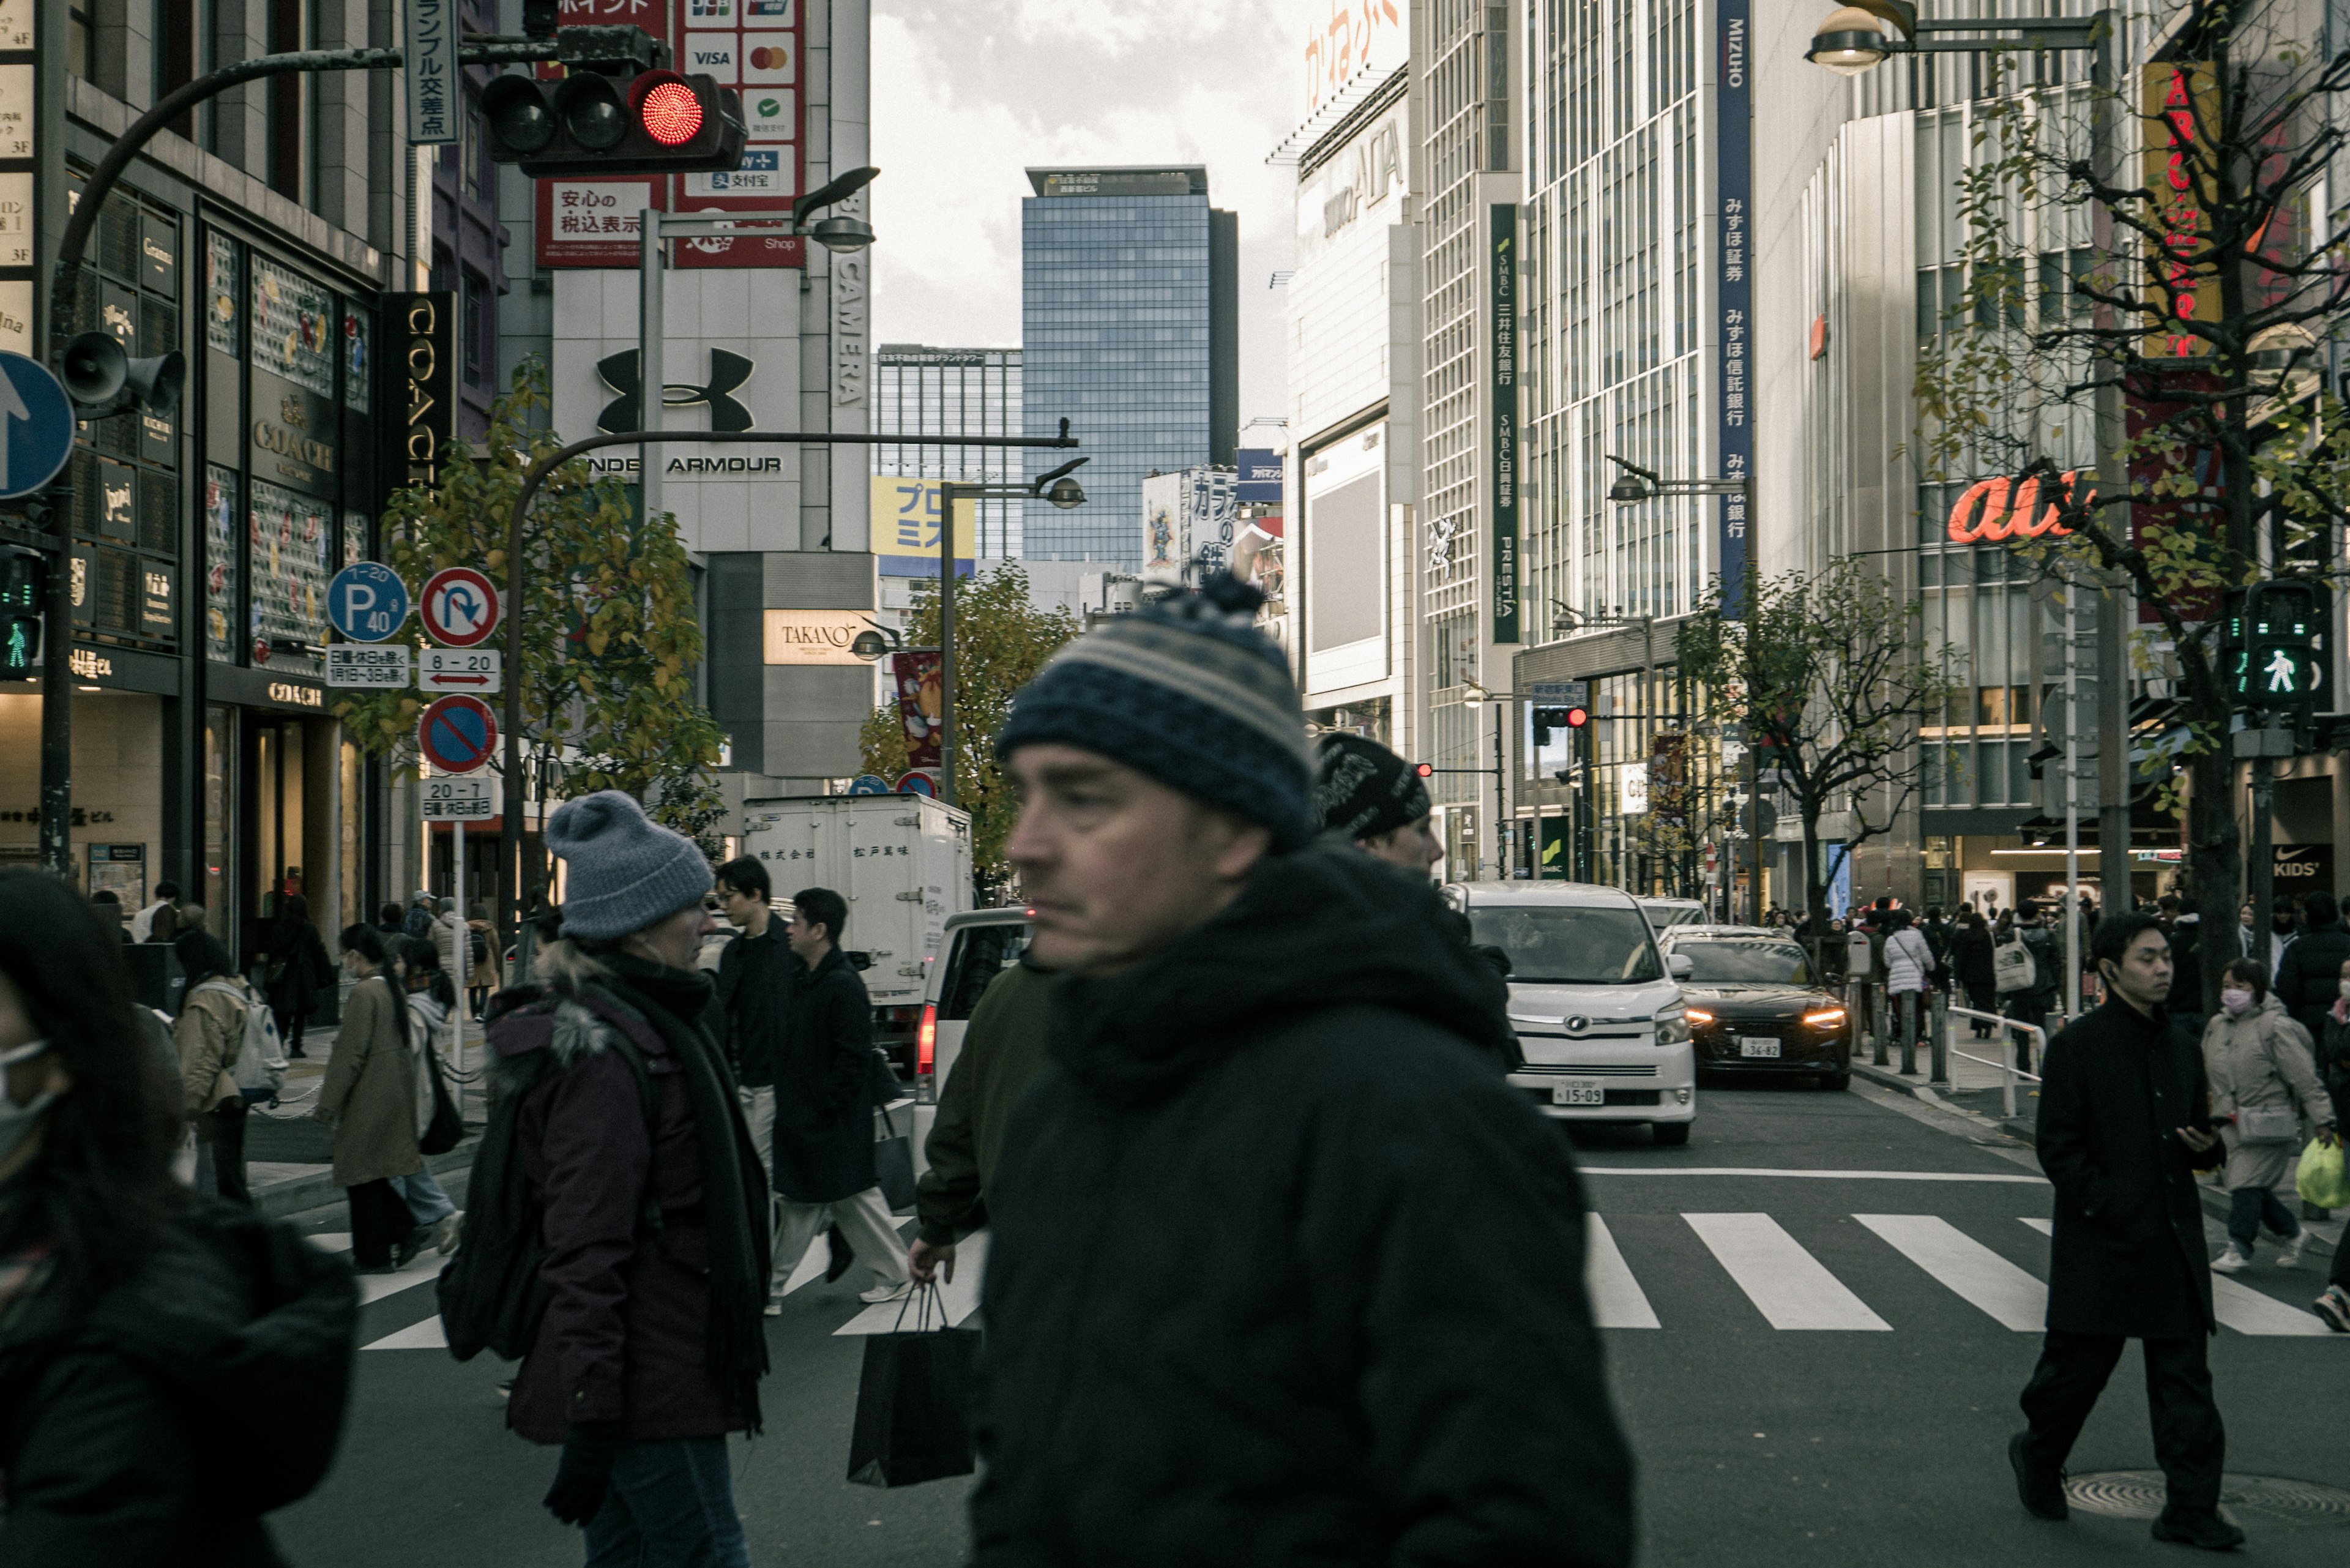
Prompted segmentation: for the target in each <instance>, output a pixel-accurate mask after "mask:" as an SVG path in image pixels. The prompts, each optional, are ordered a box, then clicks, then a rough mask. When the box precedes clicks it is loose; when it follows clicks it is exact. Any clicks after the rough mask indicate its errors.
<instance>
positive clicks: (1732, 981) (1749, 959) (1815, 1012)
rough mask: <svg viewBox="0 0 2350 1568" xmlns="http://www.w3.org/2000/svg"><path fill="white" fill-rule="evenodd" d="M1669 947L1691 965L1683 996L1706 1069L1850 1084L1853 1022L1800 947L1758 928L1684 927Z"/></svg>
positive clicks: (1703, 1069) (1700, 1064) (1701, 1067)
mask: <svg viewBox="0 0 2350 1568" xmlns="http://www.w3.org/2000/svg"><path fill="white" fill-rule="evenodd" d="M1667 944H1668V947H1667V950H1668V951H1669V953H1671V954H1672V955H1673V956H1675V957H1679V958H1686V959H1688V960H1689V961H1690V972H1689V974H1688V976H1687V977H1686V978H1684V979H1683V980H1682V981H1681V998H1682V1001H1683V1002H1684V1003H1685V1005H1686V1007H1687V1010H1688V1013H1689V1027H1690V1041H1691V1043H1692V1044H1694V1045H1695V1047H1696V1052H1697V1066H1698V1070H1699V1071H1700V1072H1708V1071H1712V1072H1731V1071H1735V1072H1756V1073H1804V1074H1811V1075H1816V1076H1818V1077H1819V1078H1820V1080H1821V1081H1822V1082H1823V1083H1824V1084H1825V1085H1827V1086H1828V1087H1829V1088H1831V1089H1842V1088H1846V1087H1849V1086H1850V1085H1851V1083H1852V1021H1851V1019H1850V1017H1849V1016H1848V1015H1847V1014H1846V1010H1845V1004H1844V999H1843V998H1842V997H1840V996H1838V995H1837V994H1836V993H1835V992H1833V991H1830V990H1828V989H1827V988H1826V987H1825V986H1824V985H1822V984H1821V983H1820V982H1819V981H1818V979H1817V977H1816V976H1814V973H1813V972H1812V961H1811V959H1810V957H1809V956H1808V955H1806V954H1805V953H1804V950H1803V949H1802V948H1800V947H1798V946H1797V945H1795V944H1794V942H1791V941H1788V940H1785V939H1784V938H1783V937H1777V936H1773V935H1771V934H1770V933H1768V932H1764V931H1762V930H1759V929H1757V930H1754V931H1752V933H1751V934H1750V933H1748V932H1744V931H1741V932H1738V933H1736V934H1732V933H1731V932H1729V931H1724V930H1690V929H1686V928H1685V929H1681V930H1678V931H1674V932H1672V933H1670V934H1669V936H1668V938H1667ZM1675 967H1676V968H1678V967H1679V966H1678V965H1676V966H1675Z"/></svg>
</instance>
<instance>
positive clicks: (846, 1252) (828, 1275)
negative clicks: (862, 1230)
mask: <svg viewBox="0 0 2350 1568" xmlns="http://www.w3.org/2000/svg"><path fill="white" fill-rule="evenodd" d="M824 1241H825V1245H826V1247H827V1248H828V1249H830V1251H829V1255H828V1258H827V1262H826V1263H825V1266H824V1282H825V1283H826V1284H830V1283H832V1282H833V1281H835V1280H837V1279H838V1278H840V1276H841V1275H843V1274H845V1273H847V1272H848V1265H849V1264H851V1263H853V1262H857V1251H856V1249H854V1248H852V1247H851V1246H849V1244H848V1238H847V1237H846V1236H844V1235H842V1234H841V1233H840V1227H839V1226H837V1225H835V1226H833V1227H832V1228H831V1229H830V1230H828V1231H826V1232H825V1233H824Z"/></svg>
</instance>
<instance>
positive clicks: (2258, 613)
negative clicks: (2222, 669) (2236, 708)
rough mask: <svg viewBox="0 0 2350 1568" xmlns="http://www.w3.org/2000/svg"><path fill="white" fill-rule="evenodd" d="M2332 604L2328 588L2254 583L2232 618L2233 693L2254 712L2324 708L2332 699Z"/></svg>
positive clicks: (2292, 581)
mask: <svg viewBox="0 0 2350 1568" xmlns="http://www.w3.org/2000/svg"><path fill="white" fill-rule="evenodd" d="M2330 610H2331V606H2330V604H2329V603H2328V597H2327V595H2326V592H2325V589H2324V586H2323V585H2321V584H2318V583H2314V582H2311V581H2308V580H2306V579H2303V578H2297V577H2284V578H2275V579H2272V580H2271V581H2268V582H2265V583H2254V584H2253V585H2252V586H2251V587H2249V588H2247V589H2245V590H2244V597H2243V603H2242V605H2241V607H2239V608H2238V609H2236V610H2235V611H2234V612H2233V613H2232V614H2230V616H2229V618H2228V627H2227V631H2228V639H2227V641H2228V653H2227V664H2226V669H2227V672H2228V691H2229V694H2230V696H2231V697H2232V698H2233V699H2234V700H2235V701H2238V702H2241V703H2242V704H2243V705H2244V706H2246V707H2248V708H2264V709H2299V710H2303V711H2310V710H2314V709H2315V708H2318V707H2321V706H2323V705H2324V702H2325V701H2326V700H2327V699H2328V698H2329V697H2330V696H2331V695H2332V691H2331V688H2332V686H2333V672H2332V663H2333V661H2332V659H2331V658H2330V657H2329V655H2328V653H2327V650H2326V647H2325V632H2326V626H2327V623H2328V621H2329V620H2331V618H2332V617H2331V614H2330V613H2329V612H2330Z"/></svg>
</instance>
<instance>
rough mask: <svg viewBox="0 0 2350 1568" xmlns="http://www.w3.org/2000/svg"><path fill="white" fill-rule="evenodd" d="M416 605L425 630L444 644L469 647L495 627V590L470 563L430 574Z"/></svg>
mask: <svg viewBox="0 0 2350 1568" xmlns="http://www.w3.org/2000/svg"><path fill="white" fill-rule="evenodd" d="M416 607H417V612H418V613H419V614H420V615H421V616H422V617H423V618H424V629H425V630H426V631H428V632H430V633H432V640H433V641H435V642H437V643H441V644H442V645H443V646H445V647H449V648H471V647H473V645H474V644H476V643H479V642H484V641H486V640H487V639H488V638H489V635H490V633H492V632H494V631H495V630H497V629H498V590H497V589H495V588H494V587H490V579H489V578H487V577H485V576H482V574H481V573H479V572H477V571H475V570H473V567H471V566H446V567H443V568H442V570H440V571H437V572H435V573H433V574H432V579H431V580H430V581H429V582H427V583H426V584H425V585H424V592H423V594H422V595H421V597H419V598H418V600H417V606H416Z"/></svg>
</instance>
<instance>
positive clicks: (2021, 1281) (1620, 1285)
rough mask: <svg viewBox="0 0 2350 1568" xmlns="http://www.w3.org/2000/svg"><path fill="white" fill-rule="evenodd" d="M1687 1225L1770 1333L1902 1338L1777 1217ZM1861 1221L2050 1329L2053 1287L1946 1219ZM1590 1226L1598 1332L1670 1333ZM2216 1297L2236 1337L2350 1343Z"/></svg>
mask: <svg viewBox="0 0 2350 1568" xmlns="http://www.w3.org/2000/svg"><path fill="white" fill-rule="evenodd" d="M1851 1218H1852V1219H1853V1220H1855V1221H1856V1223H1858V1224H1859V1225H1860V1226H1862V1227H1863V1228H1864V1229H1865V1230H1866V1231H1870V1232H1871V1233H1873V1234H1874V1235H1875V1236H1877V1238H1878V1239H1879V1240H1881V1241H1883V1242H1884V1243H1885V1245H1886V1246H1887V1249H1888V1250H1889V1251H1888V1254H1887V1262H1891V1260H1892V1259H1895V1258H1898V1259H1902V1260H1906V1261H1907V1262H1908V1264H1910V1265H1912V1266H1914V1267H1915V1268H1916V1269H1917V1270H1918V1271H1920V1272H1923V1273H1924V1274H1925V1275H1926V1276H1927V1277H1928V1278H1929V1279H1931V1280H1932V1281H1934V1282H1936V1283H1938V1284H1939V1285H1941V1286H1942V1287H1943V1288H1944V1289H1946V1290H1948V1291H1949V1292H1950V1293H1951V1294H1952V1295H1954V1296H1956V1297H1957V1298H1958V1299H1959V1300H1960V1301H1961V1302H1964V1303H1967V1305H1968V1306H1970V1307H1972V1308H1974V1309H1975V1310H1977V1311H1979V1312H1981V1314H1984V1315H1985V1316H1987V1317H1989V1318H1990V1319H1991V1321H1993V1322H1994V1323H1997V1324H2000V1325H2002V1327H2005V1328H2009V1329H2012V1330H2014V1331H2015V1332H2016V1333H2018V1334H2038V1333H2039V1332H2041V1330H2042V1329H2043V1327H2044V1326H2045V1324H2046V1316H2047V1310H2048V1286H2047V1284H2046V1282H2044V1281H2043V1280H2042V1279H2041V1278H2040V1277H2039V1276H2038V1275H2036V1274H2033V1272H2030V1271H2029V1270H2026V1269H2024V1268H2022V1267H2020V1266H2019V1265H2017V1264H2016V1263H2014V1262H2012V1261H2010V1260H2009V1259H2008V1258H2006V1257H2003V1256H2002V1255H2001V1254H2000V1253H1999V1252H1998V1251H1994V1250H1993V1249H1992V1248H1991V1247H1990V1246H1988V1245H1986V1244H1985V1243H1984V1242H1983V1241H1981V1240H1979V1239H1978V1238H1977V1237H1975V1236H1972V1235H1970V1234H1969V1233H1968V1232H1967V1231H1963V1230H1961V1229H1960V1228H1959V1226H1957V1225H1955V1224H1953V1223H1952V1222H1951V1221H1950V1220H1947V1219H1944V1218H1942V1217H1941V1216H1939V1215H1936V1214H1859V1213H1856V1214H1854V1215H1852V1216H1851ZM1679 1220H1681V1221H1682V1222H1683V1223H1684V1224H1685V1225H1686V1226H1687V1227H1688V1228H1689V1230H1690V1231H1691V1232H1693V1233H1694V1234H1695V1235H1696V1237H1697V1240H1698V1241H1700V1242H1701V1243H1703V1245H1704V1248H1705V1250H1706V1251H1707V1252H1708V1253H1710V1254H1711V1257H1712V1259H1713V1261H1714V1262H1716V1263H1718V1264H1719V1265H1720V1266H1721V1271H1722V1272H1723V1273H1725V1274H1727V1275H1728V1276H1729V1279H1730V1282H1731V1284H1732V1285H1734V1286H1735V1287H1736V1289H1737V1291H1738V1292H1739V1293H1742V1295H1743V1296H1744V1297H1745V1299H1746V1300H1747V1301H1748V1302H1749V1303H1752V1305H1753V1308H1754V1310H1755V1311H1756V1312H1758V1313H1760V1314H1762V1315H1763V1321H1764V1322H1765V1323H1767V1324H1769V1325H1770V1326H1771V1327H1773V1328H1774V1329H1783V1330H1789V1331H1799V1332H1800V1331H1818V1330H1842V1331H1846V1332H1853V1333H1867V1334H1889V1333H1891V1332H1893V1326H1894V1325H1893V1324H1890V1323H1887V1321H1886V1320H1885V1319H1884V1318H1883V1317H1882V1316H1880V1315H1879V1314H1877V1311H1876V1310H1875V1309H1874V1308H1872V1307H1871V1306H1870V1305H1869V1303H1867V1301H1866V1300H1865V1299H1864V1298H1863V1297H1862V1295H1861V1294H1860V1293H1859V1292H1858V1291H1857V1290H1856V1289H1855V1288H1854V1287H1853V1285H1852V1284H1850V1283H1847V1282H1846V1281H1845V1280H1844V1279H1841V1278H1839V1277H1838V1276H1837V1274H1836V1273H1835V1271H1833V1270H1831V1269H1830V1268H1829V1267H1828V1266H1827V1264H1825V1262H1821V1260H1820V1259H1819V1258H1818V1257H1816V1256H1815V1255H1814V1254H1813V1252H1812V1251H1810V1250H1809V1249H1807V1248H1806V1247H1804V1244H1803V1243H1802V1242H1800V1241H1797V1240H1796V1239H1795V1238H1794V1236H1793V1235H1791V1234H1789V1233H1788V1231H1787V1230H1786V1228H1785V1227H1784V1226H1783V1225H1782V1224H1781V1223H1780V1222H1779V1220H1776V1219H1774V1218H1773V1217H1772V1216H1771V1215H1769V1214H1764V1213H1682V1214H1680V1215H1679ZM2015 1223H2018V1224H2021V1225H2024V1226H2028V1227H2029V1228H2031V1229H2032V1230H2033V1231H2037V1232H2039V1233H2040V1234H2041V1235H2043V1236H2045V1235H2047V1234H2048V1233H2049V1231H2050V1229H2051V1226H2050V1222H2049V1221H2048V1220H2042V1219H2035V1218H2030V1217H2020V1218H2019V1219H2017V1220H2015ZM1587 1229H1588V1237H1589V1244H1588V1248H1587V1257H1588V1262H1587V1264H1586V1281H1587V1282H1588V1284H1589V1288H1590V1292H1591V1304H1592V1311H1593V1314H1594V1315H1595V1316H1596V1319H1597V1321H1598V1324H1599V1326H1600V1327H1602V1328H1617V1329H1661V1328H1662V1327H1663V1326H1664V1324H1663V1322H1662V1320H1661V1319H1660V1318H1659V1316H1658V1314H1657V1309H1656V1307H1655V1305H1654V1303H1652V1302H1651V1301H1650V1299H1649V1295H1648V1290H1647V1289H1646V1288H1644V1287H1643V1285H1642V1284H1641V1282H1640V1279H1639V1277H1638V1275H1637V1274H1636V1273H1635V1272H1634V1271H1633V1269H1632V1266H1631V1264H1630V1263H1629V1262H1627V1258H1626V1256H1625V1251H1624V1248H1623V1247H1622V1245H1621V1244H1620V1243H1619V1242H1618V1241H1617V1237H1616V1235H1615V1232H1614V1231H1612V1230H1611V1229H1610V1228H1609V1226H1608V1223H1607V1220H1606V1218H1605V1217H1603V1216H1602V1215H1600V1214H1598V1213H1596V1212H1595V1213H1593V1214H1591V1215H1590V1216H1589V1217H1588V1220H1587ZM1896 1266H1898V1265H1896ZM2278 1278H2279V1279H2280V1281H2282V1280H2287V1279H2289V1280H2292V1281H2293V1282H2294V1283H2295V1284H2296V1285H2299V1284H2301V1283H2302V1282H2306V1289H2307V1291H2308V1293H2309V1294H2310V1295H2312V1296H2314V1295H2315V1294H2316V1293H2318V1291H2319V1290H2320V1289H2321V1288H2322V1287H2323V1285H2324V1276H2323V1274H2322V1273H2321V1272H2318V1271H2316V1270H2312V1269H2303V1270H2302V1271H2300V1272H2298V1273H2295V1274H2292V1275H2280V1276H2278ZM2211 1293H2212V1306H2213V1310H2214V1312H2215V1313H2216V1314H2217V1315H2218V1317H2219V1320H2220V1327H2221V1328H2222V1329H2225V1330H2228V1331H2230V1332H2232V1333H2235V1334H2246V1335H2250V1336H2251V1337H2254V1338H2308V1339H2341V1340H2343V1341H2344V1342H2345V1344H2350V1335H2338V1334H2334V1333H2333V1332H2332V1331H2330V1330H2329V1329H2327V1327H2326V1326H2325V1324H2324V1320H2322V1319H2321V1318H2319V1317H2318V1316H2317V1314H2314V1313H2311V1312H2306V1311H2304V1310H2303V1309H2302V1308H2300V1307H2297V1306H2294V1305H2293V1304H2291V1303H2288V1302H2284V1301H2280V1300H2279V1299H2277V1298H2276V1297H2275V1296H2272V1295H2269V1294H2267V1293H2264V1292H2262V1291H2259V1290H2255V1289H2253V1288H2252V1287H2251V1286H2250V1285H2247V1284H2244V1283H2242V1282H2240V1281H2237V1280H2232V1279H2229V1278H2227V1277H2226V1276H2224V1275H2215V1276H2214V1277H2213V1278H2212V1281H2211ZM1669 1299H1670V1298H1669ZM1703 1315H1705V1316H1706V1317H1707V1318H1708V1319H1710V1320H1713V1321H1718V1320H1719V1314H1718V1310H1717V1308H1716V1304H1715V1303H1711V1302H1709V1303H1706V1312H1705V1314H1703Z"/></svg>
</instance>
